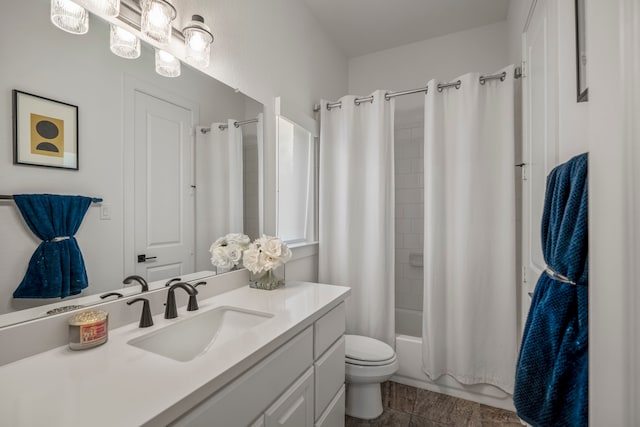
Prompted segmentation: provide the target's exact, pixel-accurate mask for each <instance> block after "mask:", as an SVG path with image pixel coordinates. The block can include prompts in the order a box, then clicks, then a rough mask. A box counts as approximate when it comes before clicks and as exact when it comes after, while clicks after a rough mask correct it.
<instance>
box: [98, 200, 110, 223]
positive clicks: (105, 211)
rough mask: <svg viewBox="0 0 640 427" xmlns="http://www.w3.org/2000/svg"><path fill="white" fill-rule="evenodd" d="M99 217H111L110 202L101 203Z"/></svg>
mask: <svg viewBox="0 0 640 427" xmlns="http://www.w3.org/2000/svg"><path fill="white" fill-rule="evenodd" d="M100 219H102V220H107V219H111V204H110V203H102V205H101V206H100Z"/></svg>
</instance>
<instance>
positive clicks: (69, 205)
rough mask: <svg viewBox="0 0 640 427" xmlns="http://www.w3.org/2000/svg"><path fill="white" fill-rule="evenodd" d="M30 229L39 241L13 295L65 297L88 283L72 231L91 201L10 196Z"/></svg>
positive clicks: (74, 197) (23, 195)
mask: <svg viewBox="0 0 640 427" xmlns="http://www.w3.org/2000/svg"><path fill="white" fill-rule="evenodd" d="M13 199H14V201H15V202H16V205H17V206H18V209H19V210H20V213H21V214H22V217H23V218H24V220H25V222H26V223H27V226H29V229H31V231H32V232H33V234H35V235H36V236H38V237H39V238H40V239H41V240H42V243H40V246H38V248H37V249H36V251H35V252H34V254H33V255H32V257H31V261H29V266H28V268H27V272H26V274H25V275H24V278H23V279H22V282H21V283H20V285H19V286H18V288H17V289H16V290H15V291H14V292H13V297H14V298H64V297H67V296H69V295H76V294H79V293H80V292H81V291H82V290H83V289H84V288H86V287H87V286H88V280H87V272H86V270H85V266H84V259H83V258H82V253H81V252H80V247H79V246H78V242H77V241H76V239H75V237H73V236H74V234H75V233H76V232H77V231H78V228H80V224H81V223H82V219H83V218H84V215H85V213H86V212H87V209H88V208H89V206H90V205H91V202H93V201H100V199H92V198H90V197H83V196H61V195H55V194H17V195H14V196H13Z"/></svg>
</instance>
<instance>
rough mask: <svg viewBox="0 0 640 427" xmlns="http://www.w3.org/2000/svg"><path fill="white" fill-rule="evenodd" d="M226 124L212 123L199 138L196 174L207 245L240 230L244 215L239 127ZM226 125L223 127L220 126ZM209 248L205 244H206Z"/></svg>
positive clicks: (231, 122) (240, 134)
mask: <svg viewBox="0 0 640 427" xmlns="http://www.w3.org/2000/svg"><path fill="white" fill-rule="evenodd" d="M235 122H236V121H235V120H228V121H227V123H212V124H211V130H210V131H209V132H208V133H207V134H206V135H205V136H204V138H203V141H200V143H199V146H198V148H199V149H200V150H199V152H198V159H197V161H196V165H197V167H198V168H199V169H200V170H199V171H198V174H199V175H200V176H202V177H203V179H202V181H201V182H202V184H200V185H201V186H204V188H198V193H199V194H201V195H203V197H201V198H200V201H201V202H202V203H200V204H201V205H202V206H203V209H202V210H199V213H200V214H201V215H203V216H204V219H205V220H204V221H203V222H202V223H203V224H205V227H206V228H205V229H206V230H208V231H207V235H208V236H207V237H208V240H209V244H211V243H212V242H213V241H214V240H215V239H217V238H218V237H222V236H224V235H225V234H227V233H242V232H243V228H244V227H243V223H244V214H243V204H244V201H243V158H242V153H243V147H242V129H241V128H236V127H235V126H234V123H235ZM220 125H226V126H227V128H226V129H220ZM207 249H208V247H207Z"/></svg>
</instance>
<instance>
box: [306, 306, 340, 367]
mask: <svg viewBox="0 0 640 427" xmlns="http://www.w3.org/2000/svg"><path fill="white" fill-rule="evenodd" d="M345 319H346V312H345V308H344V302H342V303H340V305H338V306H337V307H336V308H334V309H333V310H331V311H330V312H328V313H327V314H325V315H324V316H322V317H321V318H320V319H318V321H316V323H315V324H314V325H313V328H314V331H313V332H314V334H313V335H314V346H313V349H314V352H313V357H314V358H315V359H317V358H318V357H320V355H321V354H322V353H324V352H325V351H326V350H327V349H328V348H329V346H330V345H331V344H333V343H334V342H335V341H336V340H337V339H338V337H340V335H343V334H344V331H345V322H346V320H345Z"/></svg>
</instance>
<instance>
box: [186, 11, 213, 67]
mask: <svg viewBox="0 0 640 427" xmlns="http://www.w3.org/2000/svg"><path fill="white" fill-rule="evenodd" d="M182 33H183V34H184V44H185V46H186V48H187V61H188V62H189V63H190V64H193V65H195V66H197V67H202V68H206V67H208V66H209V61H210V55H211V43H212V42H213V34H211V30H210V29H209V27H208V26H206V25H205V24H204V18H202V16H200V15H193V16H192V18H191V21H190V22H189V23H188V24H187V26H186V27H184V29H183V30H182Z"/></svg>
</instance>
